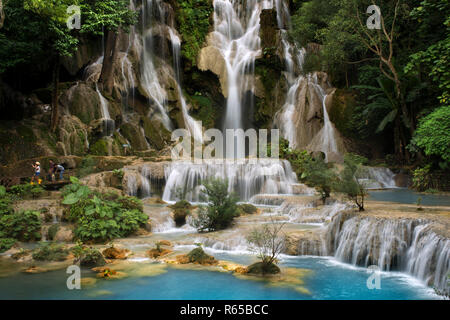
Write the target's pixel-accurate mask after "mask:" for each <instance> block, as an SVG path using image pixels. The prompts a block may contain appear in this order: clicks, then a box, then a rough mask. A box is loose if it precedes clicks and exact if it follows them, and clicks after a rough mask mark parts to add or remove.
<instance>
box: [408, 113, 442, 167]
mask: <svg viewBox="0 0 450 320" xmlns="http://www.w3.org/2000/svg"><path fill="white" fill-rule="evenodd" d="M412 144H415V145H417V146H418V147H420V148H422V149H423V150H424V152H425V154H426V155H428V156H438V157H440V158H442V159H443V160H444V161H445V162H449V161H450V105H447V106H442V107H439V108H437V109H436V110H435V111H433V112H432V113H431V114H429V115H428V116H426V117H425V118H422V119H421V121H420V123H419V126H418V128H417V130H416V132H415V135H414V139H413V140H412Z"/></svg>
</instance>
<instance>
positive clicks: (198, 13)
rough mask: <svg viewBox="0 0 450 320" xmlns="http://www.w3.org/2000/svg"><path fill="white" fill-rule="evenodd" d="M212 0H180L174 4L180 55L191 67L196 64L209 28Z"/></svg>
mask: <svg viewBox="0 0 450 320" xmlns="http://www.w3.org/2000/svg"><path fill="white" fill-rule="evenodd" d="M213 10H214V9H213V5H212V0H182V1H177V4H176V14H175V16H176V19H177V22H178V31H179V32H180V33H181V36H182V38H183V43H182V47H181V54H182V55H183V57H185V58H186V59H187V60H189V61H190V62H191V64H192V66H195V65H196V63H197V55H198V52H199V51H200V49H201V47H202V45H203V43H204V42H205V39H206V35H207V34H208V32H209V30H210V27H211V14H212V12H213Z"/></svg>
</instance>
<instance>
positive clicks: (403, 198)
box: [369, 188, 450, 206]
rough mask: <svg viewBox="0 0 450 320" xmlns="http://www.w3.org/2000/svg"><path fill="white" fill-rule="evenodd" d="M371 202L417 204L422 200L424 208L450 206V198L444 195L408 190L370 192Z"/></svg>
mask: <svg viewBox="0 0 450 320" xmlns="http://www.w3.org/2000/svg"><path fill="white" fill-rule="evenodd" d="M369 195H370V200H375V201H387V202H397V203H405V204H416V203H417V199H418V198H419V197H420V198H422V201H421V203H422V205H424V206H450V196H448V195H442V194H425V193H419V192H414V191H413V190H410V189H406V188H398V189H389V190H377V191H369Z"/></svg>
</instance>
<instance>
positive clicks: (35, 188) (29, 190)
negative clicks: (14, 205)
mask: <svg viewBox="0 0 450 320" xmlns="http://www.w3.org/2000/svg"><path fill="white" fill-rule="evenodd" d="M9 192H10V193H11V194H12V195H14V196H15V197H16V199H17V198H18V199H26V198H28V197H30V196H31V198H33V199H36V198H39V197H40V196H41V195H42V194H43V193H44V189H43V188H42V187H41V186H40V185H37V184H19V185H15V186H12V187H11V188H10V190H9Z"/></svg>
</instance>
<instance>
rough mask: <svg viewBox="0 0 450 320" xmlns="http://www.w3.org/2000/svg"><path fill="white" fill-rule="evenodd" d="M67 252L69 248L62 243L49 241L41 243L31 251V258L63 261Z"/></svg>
mask: <svg viewBox="0 0 450 320" xmlns="http://www.w3.org/2000/svg"><path fill="white" fill-rule="evenodd" d="M68 254H69V250H68V249H66V248H65V247H64V245H62V244H56V243H51V242H46V243H43V244H42V245H41V246H40V247H39V248H38V249H36V250H35V251H34V252H33V259H35V260H42V261H64V260H66V258H67V255H68Z"/></svg>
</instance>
